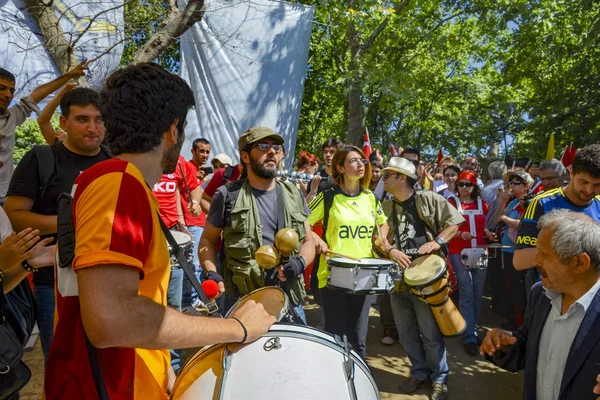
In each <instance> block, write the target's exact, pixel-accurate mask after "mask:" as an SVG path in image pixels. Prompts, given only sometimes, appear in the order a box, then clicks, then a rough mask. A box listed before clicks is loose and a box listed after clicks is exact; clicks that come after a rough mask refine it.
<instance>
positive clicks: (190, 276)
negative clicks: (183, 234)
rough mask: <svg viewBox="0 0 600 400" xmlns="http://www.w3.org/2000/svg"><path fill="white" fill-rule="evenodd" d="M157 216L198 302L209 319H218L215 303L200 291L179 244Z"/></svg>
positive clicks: (200, 287) (200, 288)
mask: <svg viewBox="0 0 600 400" xmlns="http://www.w3.org/2000/svg"><path fill="white" fill-rule="evenodd" d="M157 215H158V220H159V221H160V227H161V229H162V231H163V233H164V234H165V237H166V238H167V242H169V245H170V246H171V251H173V253H174V254H175V257H176V258H177V261H179V264H180V265H181V268H182V269H183V272H185V275H186V276H187V278H188V279H189V280H190V282H191V283H192V286H193V287H194V289H196V292H197V293H198V297H200V300H202V302H203V303H204V305H205V306H206V309H207V311H208V314H209V315H210V316H211V317H220V316H221V314H219V312H218V308H217V306H216V304H215V302H214V301H210V300H209V298H208V296H206V293H204V290H203V289H202V285H201V284H200V282H199V281H198V278H197V277H196V274H195V273H194V270H193V269H192V266H191V265H190V263H188V260H187V258H186V257H185V256H184V255H183V253H182V252H181V248H180V247H179V244H178V243H177V241H176V240H175V238H174V237H173V235H172V234H171V231H170V230H169V228H167V226H166V225H165V223H164V222H163V220H162V218H160V215H159V214H158V213H157Z"/></svg>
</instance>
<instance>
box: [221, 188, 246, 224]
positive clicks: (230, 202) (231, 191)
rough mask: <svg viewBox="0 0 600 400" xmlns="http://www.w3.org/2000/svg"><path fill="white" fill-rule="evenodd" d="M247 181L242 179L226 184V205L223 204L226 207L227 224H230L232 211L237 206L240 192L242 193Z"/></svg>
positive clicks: (225, 218)
mask: <svg viewBox="0 0 600 400" xmlns="http://www.w3.org/2000/svg"><path fill="white" fill-rule="evenodd" d="M245 181H246V180H245V179H240V180H237V181H235V182H231V183H228V184H226V185H225V188H226V189H227V191H226V193H225V205H224V206H223V207H225V210H224V213H223V217H224V218H223V219H224V221H225V226H227V225H229V222H230V221H231V211H233V207H234V206H235V202H236V200H237V197H238V194H239V193H240V190H241V189H242V185H243V184H244V182H245Z"/></svg>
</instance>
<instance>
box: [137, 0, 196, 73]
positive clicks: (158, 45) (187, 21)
mask: <svg viewBox="0 0 600 400" xmlns="http://www.w3.org/2000/svg"><path fill="white" fill-rule="evenodd" d="M204 11H205V6H204V0H189V1H188V3H187V5H186V6H185V9H184V10H183V11H182V12H179V10H178V9H177V2H175V3H174V6H173V7H172V8H171V11H170V12H169V15H168V16H167V18H166V19H165V21H164V22H163V26H162V27H161V28H160V29H159V30H158V31H156V33H155V34H154V35H152V37H151V38H150V39H149V40H148V41H147V42H146V43H145V44H144V45H143V46H142V47H141V48H140V49H139V50H138V52H137V53H136V54H135V56H134V57H133V60H132V61H131V63H132V64H138V63H142V62H151V61H154V60H155V59H156V58H157V57H158V56H159V55H160V54H161V53H163V52H164V51H165V50H166V49H167V48H168V47H169V46H171V45H172V44H173V43H175V41H176V40H177V38H178V37H180V36H181V35H183V34H184V33H185V31H187V30H188V29H190V28H191V27H192V26H193V25H194V24H195V23H196V22H198V21H200V20H202V17H203V16H204Z"/></svg>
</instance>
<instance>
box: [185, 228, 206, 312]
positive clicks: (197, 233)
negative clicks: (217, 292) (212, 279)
mask: <svg viewBox="0 0 600 400" xmlns="http://www.w3.org/2000/svg"><path fill="white" fill-rule="evenodd" d="M187 228H188V231H190V233H191V234H192V235H193V236H194V250H193V252H194V260H193V261H192V265H193V266H194V270H195V271H196V278H198V280H199V281H200V282H202V267H200V258H199V257H198V246H199V244H200V238H201V237H202V232H204V227H203V226H188V227H187ZM197 298H198V293H196V290H194V289H192V302H193V301H195V300H196V299H197Z"/></svg>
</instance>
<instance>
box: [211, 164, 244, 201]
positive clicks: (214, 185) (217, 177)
mask: <svg viewBox="0 0 600 400" xmlns="http://www.w3.org/2000/svg"><path fill="white" fill-rule="evenodd" d="M225 171H227V168H221V169H220V170H218V171H215V173H214V174H213V177H212V179H211V180H210V182H208V185H206V188H205V189H204V193H206V194H207V195H209V196H210V197H213V196H214V195H215V193H217V189H218V188H220V187H221V186H223V175H225ZM239 177H240V169H239V167H238V166H237V165H235V166H234V167H233V171H232V172H231V177H230V178H229V182H232V181H237V180H238V178H239Z"/></svg>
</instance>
